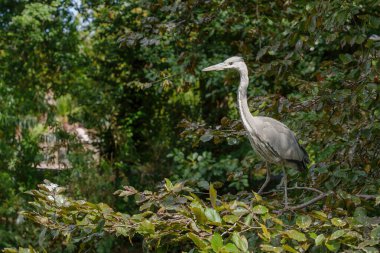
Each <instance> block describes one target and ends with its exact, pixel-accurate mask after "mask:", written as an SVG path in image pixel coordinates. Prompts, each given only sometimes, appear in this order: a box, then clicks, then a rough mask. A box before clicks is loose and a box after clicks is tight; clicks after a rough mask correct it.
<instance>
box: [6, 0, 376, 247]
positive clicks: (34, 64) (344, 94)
mask: <svg viewBox="0 0 380 253" xmlns="http://www.w3.org/2000/svg"><path fill="white" fill-rule="evenodd" d="M379 36H380V3H379V1H378V0H355V1H335V0H332V1H270V2H268V1H260V0H255V1H232V0H231V1H230V0H226V1H145V0H140V1H91V0H89V1H69V0H54V1H26V0H23V1H8V0H4V1H1V3H0V105H1V108H2V109H1V112H0V125H1V127H0V136H1V138H0V155H1V159H0V168H1V169H0V180H1V182H2V183H1V185H0V248H5V247H16V246H17V247H18V246H21V247H27V246H28V245H32V246H33V247H35V248H39V249H42V248H46V249H48V252H54V251H56V252H61V251H64V252H75V251H78V247H80V246H79V245H80V244H79V243H78V242H75V241H70V240H67V239H64V238H63V237H62V236H54V235H50V234H49V233H47V232H46V230H44V229H42V228H41V227H39V226H35V225H33V224H32V223H31V222H30V221H25V220H24V219H23V217H22V216H21V215H20V214H19V212H20V211H21V210H25V208H29V207H27V202H28V201H29V200H30V198H29V197H28V196H26V194H24V192H25V191H26V190H30V189H34V188H36V185H37V184H38V183H41V182H42V180H43V179H49V180H50V181H52V182H54V183H58V184H60V185H64V186H67V191H68V194H70V196H72V197H74V198H83V199H87V200H88V201H92V202H104V203H107V204H108V205H110V206H112V207H113V208H115V209H116V210H119V211H122V212H126V213H134V212H136V211H137V210H138V207H137V206H136V205H135V204H134V202H133V201H131V200H130V199H129V200H127V201H125V200H123V199H117V198H115V197H114V196H113V195H112V193H113V192H114V191H115V190H118V189H120V188H121V187H122V186H123V185H132V186H134V187H135V188H136V189H138V190H140V191H143V190H156V187H157V185H159V184H160V183H161V182H162V180H163V178H170V179H171V180H173V181H180V180H188V181H189V182H190V183H193V184H194V185H195V186H194V187H195V188H196V189H197V190H198V191H204V190H206V191H208V190H209V183H208V182H218V183H216V184H215V185H216V186H219V189H218V193H219V194H227V193H237V192H239V191H243V190H248V191H249V190H251V189H257V187H258V185H260V180H261V179H263V177H264V175H265V164H264V163H263V162H262V161H261V160H260V159H259V158H258V157H257V155H256V154H255V153H254V152H253V151H252V149H251V147H250V145H249V143H248V142H247V141H246V139H245V138H244V132H243V128H242V126H241V123H240V121H239V116H238V113H237V109H236V105H235V103H236V90H237V82H238V76H237V73H234V72H223V73H211V74H205V73H202V72H201V71H200V70H201V69H202V68H203V67H206V66H209V65H212V64H215V63H218V62H220V61H223V60H225V59H226V58H227V57H229V56H233V55H241V56H243V57H244V59H245V61H246V63H247V65H248V68H249V71H250V87H249V91H248V93H249V104H250V108H251V112H252V114H254V115H266V116H271V117H273V118H276V119H278V120H280V121H282V122H284V123H286V124H287V125H288V126H289V128H291V129H292V130H293V131H294V132H295V133H296V135H297V137H298V138H299V139H300V142H301V143H302V144H303V145H304V146H305V147H306V150H307V151H308V153H309V155H310V158H311V165H310V172H309V173H308V174H307V175H306V174H302V175H301V174H298V173H297V172H296V171H289V173H290V175H291V180H292V184H294V183H298V184H299V185H304V186H313V187H315V188H318V189H321V190H323V191H334V192H341V193H342V194H343V195H344V194H349V196H356V195H369V196H377V195H378V194H380V192H379V187H380V177H379V176H380V175H379V173H380V172H379V150H380V144H379V143H380V142H379V130H380V124H379V113H380V112H379V82H380V81H379V74H380V73H379V72H380V61H379V55H380V37H379ZM49 91H53V92H54V96H55V99H56V100H57V101H58V100H59V99H61V100H62V101H64V100H65V99H67V102H66V103H64V102H62V103H61V104H63V105H65V106H66V107H65V106H63V107H59V106H57V105H49V104H48V103H47V102H46V99H45V95H46V94H47V93H48V92H49ZM62 108H63V109H62ZM43 117H44V118H45V119H46V120H45V121H41V118H43ZM41 122H43V123H42V124H41ZM67 123H70V124H74V123H78V124H80V125H81V126H84V127H85V128H87V129H91V130H92V131H93V132H94V133H96V134H95V135H96V136H97V138H98V139H99V140H100V141H99V142H98V143H97V144H96V145H97V147H98V149H99V150H100V161H99V162H98V163H96V162H93V161H92V160H91V155H90V154H88V152H87V151H86V150H84V149H83V148H81V144H80V143H78V141H77V140H76V139H75V138H74V137H73V136H72V135H70V134H67V133H66V132H65V131H64V125H65V124H67ZM49 128H54V129H55V134H56V135H57V136H58V138H59V139H60V140H61V141H65V142H68V143H69V145H70V146H71V147H72V148H71V149H70V150H71V151H70V154H69V159H70V162H71V164H72V168H70V169H67V170H62V171H61V170H60V171H54V170H41V169H38V168H37V165H38V164H39V163H40V162H41V160H42V159H43V156H42V155H41V150H40V146H39V143H40V141H41V136H42V135H43V133H45V132H46V131H47V129H49ZM20 131H21V136H22V137H21V138H20ZM273 169H274V170H275V171H276V168H275V167H273ZM277 174H278V175H280V174H281V173H280V170H278V172H277ZM279 198H280V197H279ZM291 198H292V200H293V201H294V202H299V201H300V200H302V198H304V196H302V195H300V194H299V193H297V192H294V193H292V195H291ZM362 201H363V200H362ZM362 201H360V199H359V200H358V198H357V197H352V198H351V199H350V198H345V199H344V200H339V201H336V199H334V198H327V199H326V200H324V201H322V202H320V203H319V205H317V206H315V207H314V208H315V209H318V210H319V209H324V210H326V209H332V210H336V209H344V210H348V211H349V212H352V211H353V210H354V209H355V208H357V207H358V206H359V207H363V208H366V209H367V212H369V213H370V214H371V215H373V216H378V215H380V212H379V210H378V208H373V203H370V204H368V203H365V201H364V202H362ZM371 205H372V207H371ZM45 235H46V238H45V239H43V238H44V237H45ZM38 238H40V239H38ZM62 240H64V243H62ZM135 240H136V242H139V241H140V242H141V238H137V239H135ZM97 245H98V247H97V248H98V251H99V252H122V251H123V249H126V248H128V247H131V246H130V244H129V243H128V242H127V241H126V240H124V239H117V238H114V237H112V236H109V235H107V236H104V237H102V239H101V240H100V241H99V242H98V244H97ZM139 247H141V246H140V244H139V243H137V246H136V248H139Z"/></svg>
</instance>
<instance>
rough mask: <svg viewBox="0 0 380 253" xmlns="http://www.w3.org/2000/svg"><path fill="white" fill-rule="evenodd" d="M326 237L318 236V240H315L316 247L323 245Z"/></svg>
mask: <svg viewBox="0 0 380 253" xmlns="http://www.w3.org/2000/svg"><path fill="white" fill-rule="evenodd" d="M325 239H326V238H325V235H324V234H320V235H318V236H317V238H315V245H316V246H319V245H321V244H322V242H323V241H324V240H325Z"/></svg>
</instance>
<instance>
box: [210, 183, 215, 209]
mask: <svg viewBox="0 0 380 253" xmlns="http://www.w3.org/2000/svg"><path fill="white" fill-rule="evenodd" d="M209 192H210V202H211V205H212V207H213V208H216V198H217V194H216V190H215V188H214V185H213V184H210V189H209Z"/></svg>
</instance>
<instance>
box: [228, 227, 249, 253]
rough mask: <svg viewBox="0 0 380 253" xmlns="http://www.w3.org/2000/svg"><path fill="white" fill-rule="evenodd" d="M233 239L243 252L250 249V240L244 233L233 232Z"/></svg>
mask: <svg viewBox="0 0 380 253" xmlns="http://www.w3.org/2000/svg"><path fill="white" fill-rule="evenodd" d="M232 241H233V243H235V245H236V247H238V248H239V249H240V250H241V251H242V252H246V251H248V241H247V238H245V236H244V235H239V234H238V233H237V232H234V233H233V234H232Z"/></svg>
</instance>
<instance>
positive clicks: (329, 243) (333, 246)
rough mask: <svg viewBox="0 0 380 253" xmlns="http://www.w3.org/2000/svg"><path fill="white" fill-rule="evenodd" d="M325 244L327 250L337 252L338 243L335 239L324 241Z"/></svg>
mask: <svg viewBox="0 0 380 253" xmlns="http://www.w3.org/2000/svg"><path fill="white" fill-rule="evenodd" d="M325 246H326V248H327V249H328V250H329V251H332V252H338V250H339V248H340V243H339V242H337V241H326V242H325Z"/></svg>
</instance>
